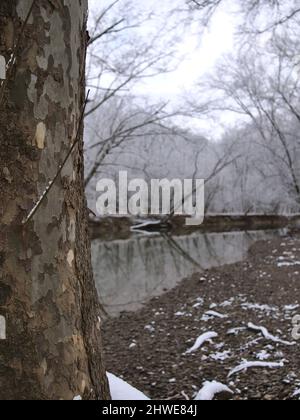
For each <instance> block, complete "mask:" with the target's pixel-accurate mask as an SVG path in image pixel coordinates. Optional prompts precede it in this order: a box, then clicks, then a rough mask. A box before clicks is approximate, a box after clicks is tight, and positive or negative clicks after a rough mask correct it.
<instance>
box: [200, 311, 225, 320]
mask: <svg viewBox="0 0 300 420" xmlns="http://www.w3.org/2000/svg"><path fill="white" fill-rule="evenodd" d="M204 315H207V316H209V317H213V318H220V319H225V318H228V315H223V314H220V313H219V312H216V311H208V312H205V314H204Z"/></svg>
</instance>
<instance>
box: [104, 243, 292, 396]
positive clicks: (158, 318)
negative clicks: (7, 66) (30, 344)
mask: <svg viewBox="0 0 300 420" xmlns="http://www.w3.org/2000/svg"><path fill="white" fill-rule="evenodd" d="M299 273H300V237H299V236H296V235H294V236H289V237H285V238H278V239H275V240H271V241H266V242H258V243H256V244H255V245H254V246H252V248H251V249H250V252H249V255H248V258H247V260H245V261H244V262H241V263H238V264H233V265H227V266H222V267H220V268H217V269H212V270H208V271H206V272H204V273H201V274H196V275H193V276H192V277H191V278H188V279H185V280H184V281H183V282H182V283H181V284H180V285H179V286H178V287H176V288H175V289H173V290H171V291H170V292H168V293H166V294H165V295H163V296H161V297H159V298H155V299H153V300H152V301H150V302H149V303H148V304H147V305H146V306H145V307H144V308H143V309H142V310H140V311H139V312H136V313H123V314H122V315H121V317H120V318H117V319H112V320H108V321H106V322H105V323H104V325H103V330H104V345H105V350H106V360H107V369H108V370H109V371H110V372H112V373H114V374H116V375H118V376H121V377H123V378H124V379H125V380H126V381H127V382H129V383H131V384H132V385H134V386H135V387H137V388H138V389H140V390H141V391H143V392H145V393H146V394H148V395H149V397H150V398H152V399H175V400H176V399H185V398H189V399H192V398H194V396H195V394H196V393H197V392H198V391H199V389H200V388H201V387H202V384H203V382H205V381H212V380H216V381H219V382H222V383H224V384H226V385H228V386H229V387H230V388H231V389H232V391H233V392H234V395H233V399H236V400H240V399H241V400H245V399H247V400H248V399H259V400H273V399H299V397H300V358H299V344H300V342H295V344H293V343H292V342H293V341H294V339H293V337H292V329H293V324H292V319H293V317H294V316H295V315H298V314H299V315H300V306H299V304H300V291H299V286H300V284H299V283H300V274H299ZM250 323H252V327H251V328H249V324H250ZM253 327H255V328H253ZM257 327H264V328H266V329H267V330H268V331H267V332H268V333H269V334H266V331H265V330H258V329H257ZM207 332H215V333H216V334H218V336H217V337H216V338H214V339H213V340H212V342H207V343H205V344H204V345H203V346H202V347H201V348H200V349H198V350H196V351H195V352H191V353H189V352H187V351H188V350H189V349H191V348H192V347H193V345H194V343H195V341H196V339H197V338H198V337H199V336H201V335H202V334H205V333H207ZM263 333H264V335H263ZM292 344H293V345H292ZM243 361H247V362H259V363H260V364H262V363H264V364H266V366H265V367H262V366H260V367H257V368H250V369H248V371H245V372H244V371H241V372H238V373H234V374H232V375H231V376H230V377H229V376H228V375H229V374H230V372H231V371H232V370H233V369H234V368H236V367H237V366H239V365H240V364H241V363H242V362H243Z"/></svg>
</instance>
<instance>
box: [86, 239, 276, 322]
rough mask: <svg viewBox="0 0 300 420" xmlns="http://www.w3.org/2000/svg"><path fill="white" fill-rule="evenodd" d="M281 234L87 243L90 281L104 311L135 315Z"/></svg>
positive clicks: (96, 241) (241, 257) (243, 256)
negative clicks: (169, 292)
mask: <svg viewBox="0 0 300 420" xmlns="http://www.w3.org/2000/svg"><path fill="white" fill-rule="evenodd" d="M281 233H283V232H279V231H267V232H266V231H252V232H235V233H232V232H230V233H208V234H199V233H196V234H193V235H189V236H180V237H176V236H175V237H173V238H170V237H167V236H145V237H137V236H133V237H132V238H131V239H129V240H117V241H113V242H103V241H101V240H94V241H93V243H92V260H93V267H94V273H95V280H96V285H97V289H98V293H99V295H100V299H101V302H102V303H103V304H104V306H105V308H106V310H107V312H108V313H109V314H111V315H117V314H119V313H120V312H122V311H124V310H127V311H132V310H136V309H138V308H139V307H141V306H142V305H143V303H145V302H147V301H148V300H149V299H151V298H152V297H154V296H159V295H161V294H162V293H163V292H165V291H167V290H169V289H171V288H173V287H174V286H176V285H177V284H178V283H179V282H180V281H181V280H182V279H183V278H185V277H187V276H189V275H191V274H193V273H195V272H201V271H202V270H204V269H207V268H212V267H217V266H220V265H223V264H231V263H234V262H238V261H241V260H243V259H244V258H245V256H246V254H247V251H248V249H249V247H250V246H251V245H252V244H253V243H254V242H255V241H258V240H262V239H271V238H274V237H275V236H278V235H279V234H281Z"/></svg>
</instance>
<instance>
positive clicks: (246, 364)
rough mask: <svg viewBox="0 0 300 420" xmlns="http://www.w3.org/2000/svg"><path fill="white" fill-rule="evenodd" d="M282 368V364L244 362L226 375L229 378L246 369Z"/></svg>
mask: <svg viewBox="0 0 300 420" xmlns="http://www.w3.org/2000/svg"><path fill="white" fill-rule="evenodd" d="M282 367H284V362H283V361H282V362H279V363H268V362H247V361H244V362H242V363H241V364H240V365H238V366H237V367H236V368H234V369H233V370H232V371H231V372H230V373H229V375H228V378H230V377H231V376H233V375H235V374H237V373H239V372H246V371H247V370H248V369H251V368H268V369H278V368H282Z"/></svg>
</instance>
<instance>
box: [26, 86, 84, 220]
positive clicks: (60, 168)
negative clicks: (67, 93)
mask: <svg viewBox="0 0 300 420" xmlns="http://www.w3.org/2000/svg"><path fill="white" fill-rule="evenodd" d="M89 94H90V91H88V93H87V96H86V99H85V102H84V106H83V109H82V111H81V116H80V120H79V123H78V128H77V133H76V137H75V140H74V143H73V145H72V147H71V148H70V150H69V152H68V153H67V156H66V157H65V159H64V161H63V162H62V164H61V165H60V166H59V168H58V171H57V173H56V175H55V177H54V178H53V180H52V181H50V182H49V184H48V187H47V188H46V189H45V191H44V192H43V194H42V195H41V196H40V198H39V200H38V201H37V203H36V204H35V206H34V207H33V208H32V210H31V211H30V213H29V214H28V215H27V217H26V218H25V219H24V220H23V223H22V224H23V225H25V224H27V223H28V222H30V220H31V219H32V218H33V216H34V215H35V214H36V212H37V211H38V209H39V208H40V207H41V205H42V203H43V202H44V200H45V198H46V197H47V195H48V194H49V192H50V191H51V189H52V187H53V185H54V184H55V182H56V180H57V178H58V177H59V175H60V174H61V172H62V170H63V168H64V166H65V165H66V163H67V161H68V159H69V157H70V156H71V154H72V153H73V151H74V149H75V147H76V145H77V144H78V142H79V138H80V131H81V126H82V122H83V119H84V114H85V109H86V106H87V103H88V98H89Z"/></svg>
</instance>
